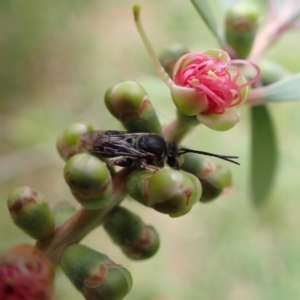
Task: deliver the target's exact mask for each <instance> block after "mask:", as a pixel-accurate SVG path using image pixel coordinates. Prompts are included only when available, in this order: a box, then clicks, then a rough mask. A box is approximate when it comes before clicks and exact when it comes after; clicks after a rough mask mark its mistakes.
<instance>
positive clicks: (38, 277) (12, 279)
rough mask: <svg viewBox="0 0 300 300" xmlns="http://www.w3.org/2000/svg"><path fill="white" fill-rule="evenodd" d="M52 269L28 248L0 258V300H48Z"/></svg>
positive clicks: (22, 246) (11, 252)
mask: <svg viewBox="0 0 300 300" xmlns="http://www.w3.org/2000/svg"><path fill="white" fill-rule="evenodd" d="M53 279H54V269H53V266H52V265H51V264H50V262H49V261H48V260H47V258H46V257H45V255H44V254H43V253H42V252H41V251H40V250H39V249H37V248H36V247H34V246H31V245H26V244H25V245H18V246H15V247H13V248H11V249H8V250H6V251H5V252H3V253H1V254H0V299H2V300H17V299H22V300H37V299H38V300H50V299H54V298H53V296H54V295H53Z"/></svg>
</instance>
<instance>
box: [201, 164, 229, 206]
mask: <svg viewBox="0 0 300 300" xmlns="http://www.w3.org/2000/svg"><path fill="white" fill-rule="evenodd" d="M200 181H201V184H202V188H203V193H202V196H201V198H200V201H201V202H209V201H211V200H213V199H215V198H217V197H218V196H219V195H220V194H221V193H222V192H223V191H224V189H226V188H229V187H230V186H231V185H232V176H231V173H230V171H229V169H228V168H227V167H225V166H223V165H219V164H218V165H216V166H215V168H214V169H213V170H212V171H211V172H210V174H208V175H207V176H205V177H203V178H202V179H200Z"/></svg>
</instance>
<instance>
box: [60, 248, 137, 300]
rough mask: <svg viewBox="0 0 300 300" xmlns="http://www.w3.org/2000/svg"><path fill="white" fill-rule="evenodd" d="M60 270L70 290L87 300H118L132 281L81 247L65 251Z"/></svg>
mask: <svg viewBox="0 0 300 300" xmlns="http://www.w3.org/2000/svg"><path fill="white" fill-rule="evenodd" d="M61 266H62V269H63V271H64V273H65V274H66V275H67V277H68V278H69V279H70V280H71V282H72V283H73V284H74V286H75V287H76V288H77V289H78V290H79V291H80V292H81V293H82V294H83V295H84V297H85V298H86V299H89V300H93V299H95V300H96V299H97V300H98V299H109V300H121V299H123V298H124V297H125V296H126V295H127V294H128V293H129V292H130V290H131V288H132V277H131V275H130V273H129V272H128V271H127V270H126V269H125V268H123V267H122V266H121V265H117V264H115V263H114V262H113V261H112V260H110V259H109V258H108V257H107V256H106V255H104V254H102V253H99V252H97V251H95V250H93V249H90V248H88V247H86V246H83V245H71V246H69V247H67V248H66V249H65V251H64V252H63V255H62V259H61Z"/></svg>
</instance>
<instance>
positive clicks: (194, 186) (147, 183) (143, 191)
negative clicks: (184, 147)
mask: <svg viewBox="0 0 300 300" xmlns="http://www.w3.org/2000/svg"><path fill="white" fill-rule="evenodd" d="M126 188H127V192H128V194H129V195H130V196H131V197H132V198H133V199H135V200H137V201H139V202H140V203H142V204H144V205H146V206H149V207H152V208H153V209H155V210H157V211H159V212H161V213H164V214H169V216H170V217H179V216H182V215H184V214H186V213H188V212H189V211H190V210H191V208H192V206H193V205H194V204H195V203H196V201H198V199H199V198H200V196H201V193H202V188H201V184H200V182H199V180H198V179H197V178H196V177H195V176H193V175H192V174H189V173H186V172H183V171H177V170H173V169H162V170H159V171H157V172H155V173H153V172H151V171H147V170H146V171H144V170H143V171H135V172H133V173H132V174H131V175H130V176H129V178H128V180H127V183H126Z"/></svg>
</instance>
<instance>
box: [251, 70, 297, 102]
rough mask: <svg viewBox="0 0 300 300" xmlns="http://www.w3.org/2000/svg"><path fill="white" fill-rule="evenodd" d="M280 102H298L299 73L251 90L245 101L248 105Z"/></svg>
mask: <svg viewBox="0 0 300 300" xmlns="http://www.w3.org/2000/svg"><path fill="white" fill-rule="evenodd" d="M280 101H300V73H297V74H294V75H291V76H289V77H286V78H284V79H281V80H279V81H277V82H275V83H272V84H270V85H267V86H264V87H261V88H256V89H253V90H252V91H251V92H250V94H249V97H248V100H247V102H248V103H249V104H256V103H265V102H280Z"/></svg>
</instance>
